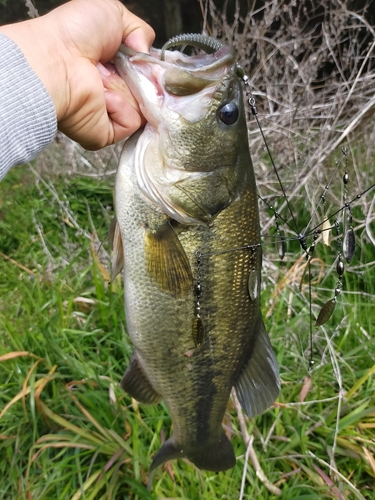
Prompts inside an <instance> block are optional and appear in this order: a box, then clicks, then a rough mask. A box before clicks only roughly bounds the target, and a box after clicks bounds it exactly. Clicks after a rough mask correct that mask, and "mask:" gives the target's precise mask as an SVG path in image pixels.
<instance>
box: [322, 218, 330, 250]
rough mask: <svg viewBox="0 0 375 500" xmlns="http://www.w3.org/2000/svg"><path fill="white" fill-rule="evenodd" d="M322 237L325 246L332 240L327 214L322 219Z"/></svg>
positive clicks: (328, 245)
mask: <svg viewBox="0 0 375 500" xmlns="http://www.w3.org/2000/svg"><path fill="white" fill-rule="evenodd" d="M322 239H323V243H324V244H325V245H326V246H327V247H330V246H331V240H332V231H331V223H330V222H329V219H328V217H327V216H326V219H324V222H323V225H322Z"/></svg>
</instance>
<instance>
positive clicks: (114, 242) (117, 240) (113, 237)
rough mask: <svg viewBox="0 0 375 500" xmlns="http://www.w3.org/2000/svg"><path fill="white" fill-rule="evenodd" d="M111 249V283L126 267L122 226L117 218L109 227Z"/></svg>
mask: <svg viewBox="0 0 375 500" xmlns="http://www.w3.org/2000/svg"><path fill="white" fill-rule="evenodd" d="M109 247H110V249H111V250H112V272H111V281H113V280H114V279H115V278H116V276H117V275H118V274H119V273H120V271H121V269H122V268H123V267H124V247H123V244H122V237H121V231H120V226H119V223H118V221H117V218H116V217H114V218H113V219H112V221H111V225H110V226H109Z"/></svg>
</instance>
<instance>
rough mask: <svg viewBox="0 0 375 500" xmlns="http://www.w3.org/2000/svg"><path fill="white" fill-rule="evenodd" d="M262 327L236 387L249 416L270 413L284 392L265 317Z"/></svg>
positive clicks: (260, 322)
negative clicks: (264, 412)
mask: <svg viewBox="0 0 375 500" xmlns="http://www.w3.org/2000/svg"><path fill="white" fill-rule="evenodd" d="M258 328H259V333H258V335H257V337H256V343H255V346H254V349H253V352H252V356H251V358H250V359H249V361H248V362H247V364H245V365H244V367H243V369H242V372H241V373H240V375H239V377H238V380H237V382H236V383H235V385H234V387H235V389H236V393H237V397H238V400H239V402H240V403H241V406H242V408H243V409H244V410H245V412H246V414H247V415H248V416H249V417H253V416H255V415H258V414H259V413H262V411H264V410H266V409H267V408H268V407H269V406H270V405H271V404H272V403H273V402H274V401H275V399H276V398H277V395H278V393H279V391H280V378H279V370H278V366H277V361H276V357H275V353H274V351H273V349H272V346H271V342H270V339H269V337H268V334H267V332H266V329H265V327H264V323H263V319H262V317H260V320H259V325H258Z"/></svg>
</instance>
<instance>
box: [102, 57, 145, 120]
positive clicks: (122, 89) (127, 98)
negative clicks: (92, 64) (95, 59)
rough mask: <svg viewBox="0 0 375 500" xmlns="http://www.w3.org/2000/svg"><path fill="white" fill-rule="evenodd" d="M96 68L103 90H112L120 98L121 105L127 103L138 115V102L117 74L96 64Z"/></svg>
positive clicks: (108, 67)
mask: <svg viewBox="0 0 375 500" xmlns="http://www.w3.org/2000/svg"><path fill="white" fill-rule="evenodd" d="M96 67H97V69H98V71H99V73H100V76H101V79H102V83H103V86H104V88H105V89H106V90H114V91H115V92H116V93H118V94H119V95H120V96H121V98H122V102H123V103H125V102H127V103H129V104H130V105H131V106H132V107H133V108H134V109H136V110H137V112H138V113H140V109H139V105H138V102H137V101H136V99H135V98H134V96H133V94H132V93H131V92H130V90H129V87H128V86H127V85H126V83H125V81H124V80H123V79H122V78H121V77H120V76H119V75H118V74H117V73H114V72H111V70H110V66H109V65H107V67H106V66H103V65H102V64H101V63H98V64H97V65H96ZM113 68H114V67H113Z"/></svg>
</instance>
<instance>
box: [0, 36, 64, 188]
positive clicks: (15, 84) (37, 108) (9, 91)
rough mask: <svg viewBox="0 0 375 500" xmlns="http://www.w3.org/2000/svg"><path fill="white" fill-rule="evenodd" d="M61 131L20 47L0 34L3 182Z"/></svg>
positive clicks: (0, 164)
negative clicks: (6, 174) (13, 168)
mask: <svg viewBox="0 0 375 500" xmlns="http://www.w3.org/2000/svg"><path fill="white" fill-rule="evenodd" d="M56 130H57V122H56V112H55V107H54V105H53V102H52V99H51V97H50V95H49V94H48V92H47V90H46V88H45V87H44V85H43V83H42V82H41V80H40V79H39V78H38V76H37V75H36V73H35V72H34V70H33V69H32V68H31V66H29V64H28V62H27V61H26V59H25V57H24V55H23V54H22V52H21V50H20V49H19V48H18V46H17V45H16V44H15V43H14V42H12V41H11V40H10V39H9V38H8V37H6V36H5V35H2V34H0V179H1V178H2V177H4V175H5V173H6V172H7V171H8V170H9V169H10V168H11V167H12V166H13V165H16V164H18V163H23V162H26V161H30V160H32V159H33V158H35V156H37V154H38V153H40V152H41V151H42V150H43V149H45V148H46V147H47V146H48V145H49V144H50V143H51V142H52V140H53V138H54V136H55V133H56Z"/></svg>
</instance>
